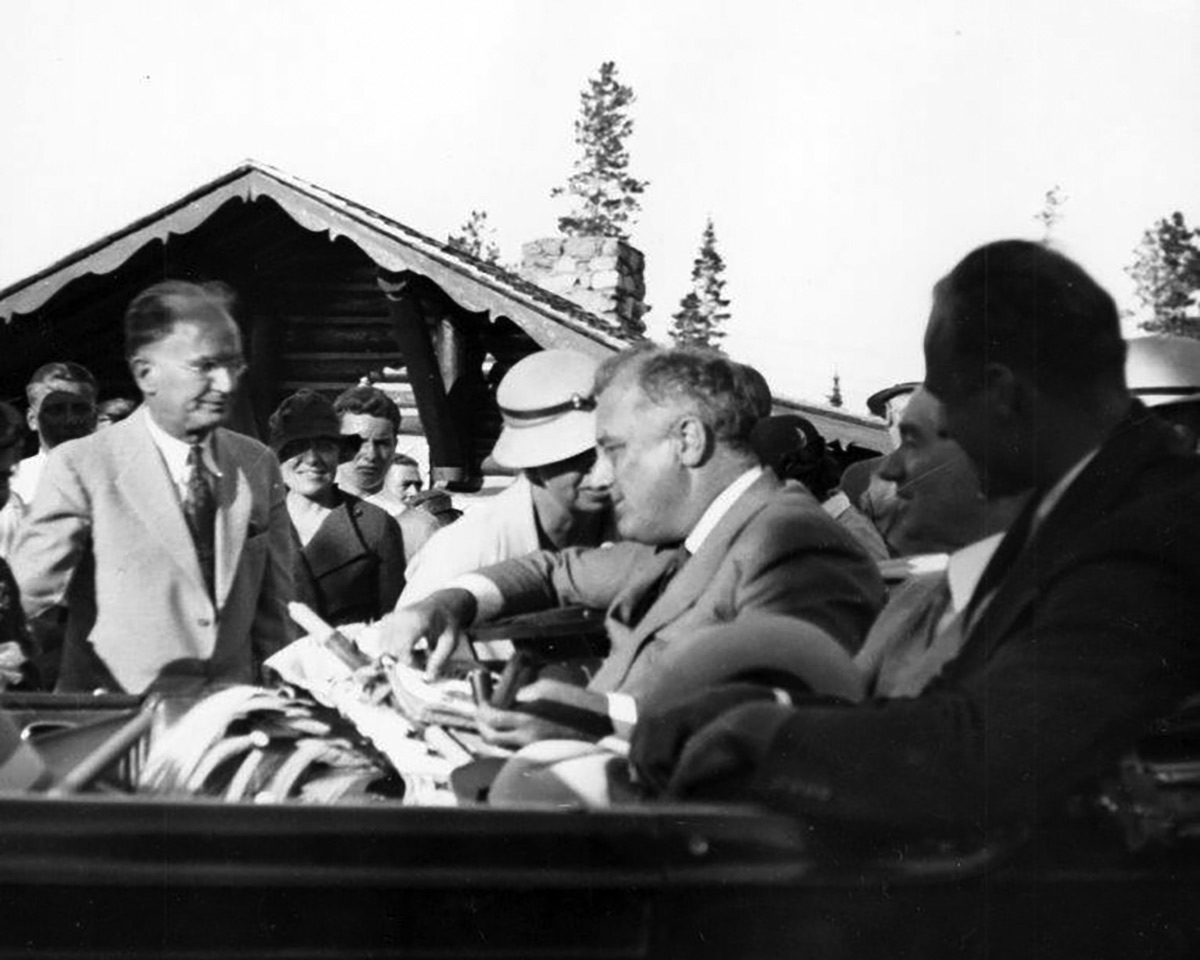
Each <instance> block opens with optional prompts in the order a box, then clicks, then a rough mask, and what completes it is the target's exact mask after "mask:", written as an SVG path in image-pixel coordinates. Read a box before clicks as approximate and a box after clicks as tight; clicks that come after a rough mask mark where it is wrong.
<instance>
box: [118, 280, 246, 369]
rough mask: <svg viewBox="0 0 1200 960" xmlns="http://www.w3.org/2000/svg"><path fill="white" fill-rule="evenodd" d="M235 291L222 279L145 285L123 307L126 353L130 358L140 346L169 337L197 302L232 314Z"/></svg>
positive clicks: (164, 281) (173, 281) (169, 281)
mask: <svg viewBox="0 0 1200 960" xmlns="http://www.w3.org/2000/svg"><path fill="white" fill-rule="evenodd" d="M234 298H235V295H234V293H233V289H232V288H231V287H230V286H229V285H228V284H225V283H220V282H213V283H191V282H190V281H187V280H163V281H162V282H161V283H156V284H154V286H152V287H147V288H146V289H145V290H143V291H142V292H141V293H139V294H138V295H137V296H136V297H134V298H133V302H131V303H130V304H129V306H128V307H127V308H126V310H125V357H126V359H132V358H133V357H135V356H136V355H137V353H138V351H140V350H141V349H142V348H143V347H145V346H148V345H149V344H151V343H155V342H156V341H158V340H162V339H163V338H164V337H168V336H170V334H171V331H172V330H173V329H174V328H175V324H176V322H177V321H178V320H179V319H180V318H181V317H182V316H184V314H185V313H186V312H187V310H188V309H189V308H191V307H193V306H195V305H196V304H197V303H199V304H203V305H205V306H211V307H215V308H216V309H218V310H221V311H222V312H224V313H226V314H228V315H229V316H230V317H231V318H232V313H231V308H232V306H233V302H234Z"/></svg>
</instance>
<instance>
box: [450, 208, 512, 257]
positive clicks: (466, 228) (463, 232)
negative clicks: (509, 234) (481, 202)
mask: <svg viewBox="0 0 1200 960" xmlns="http://www.w3.org/2000/svg"><path fill="white" fill-rule="evenodd" d="M487 220H488V215H487V211H485V210H472V211H471V216H470V217H468V218H467V222H466V223H464V224H463V225H462V226H461V227H459V228H458V229H459V232H458V233H457V234H451V235H450V236H448V237H447V238H446V243H448V244H449V245H450V246H452V247H453V248H454V249H455V250H461V251H462V252H463V253H469V254H470V255H471V256H473V257H474V258H475V259H476V260H483V261H484V262H485V263H497V262H498V261H499V260H500V248H499V247H498V246H496V240H495V237H496V231H495V230H494V229H493V228H492V227H490V226H488V222H487Z"/></svg>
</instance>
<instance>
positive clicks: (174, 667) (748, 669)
mask: <svg viewBox="0 0 1200 960" xmlns="http://www.w3.org/2000/svg"><path fill="white" fill-rule="evenodd" d="M227 297H228V294H227V288H224V287H222V286H220V285H214V286H205V285H197V284H192V283H185V282H181V281H167V282H164V283H159V284H156V285H155V286H153V287H151V288H150V289H148V290H146V291H144V292H143V293H142V294H140V295H139V296H138V297H137V298H135V300H134V301H133V302H132V303H131V304H130V306H129V308H128V311H127V313H126V318H125V344H126V355H127V358H128V362H129V367H130V370H131V372H132V374H133V378H134V381H135V383H136V384H137V387H138V389H139V391H140V393H141V401H140V404H139V405H138V406H137V407H136V409H129V408H130V407H131V406H132V405H131V404H128V403H126V404H125V408H123V409H120V410H114V411H113V412H112V414H111V416H112V417H113V418H114V419H115V418H118V417H123V419H120V422H114V423H113V425H111V426H107V427H106V428H105V429H98V416H99V412H100V411H99V408H98V405H97V391H96V382H95V380H94V378H92V377H91V375H90V374H89V373H88V372H87V371H86V370H84V369H83V368H82V367H79V366H78V365H77V364H70V363H61V364H51V365H48V366H47V367H43V368H42V369H41V370H39V371H38V372H37V374H35V376H34V378H33V380H32V381H31V382H30V384H29V388H28V400H29V414H28V418H27V422H28V424H29V427H30V428H31V429H32V430H34V431H35V432H36V433H37V436H38V441H39V451H38V453H37V454H36V456H34V457H31V458H27V459H25V460H23V461H21V462H20V463H19V464H18V463H17V459H18V455H19V454H18V451H19V449H20V445H21V442H22V439H23V425H22V421H21V418H20V417H19V416H18V415H17V413H16V411H15V410H13V409H12V408H10V407H7V406H0V479H2V481H3V483H2V485H0V492H3V493H4V494H6V495H7V497H6V499H10V500H11V503H10V504H9V505H8V506H7V507H5V510H4V511H3V512H0V535H2V536H3V539H0V557H3V558H4V559H5V560H7V563H0V630H3V635H2V636H0V676H2V677H4V678H5V679H6V680H7V681H8V682H10V683H17V684H23V685H25V686H26V687H31V688H35V689H37V688H44V689H55V690H61V691H88V690H95V689H101V688H102V689H108V690H114V691H128V692H132V693H141V692H143V691H146V690H151V689H170V690H189V691H196V690H199V689H202V688H204V687H207V686H210V685H213V684H220V683H229V682H256V681H260V680H262V679H263V677H262V669H263V668H262V664H263V661H264V660H265V659H266V657H267V656H269V655H270V654H271V653H273V652H274V651H276V650H278V649H280V648H281V647H282V646H283V645H285V644H286V643H287V642H289V640H290V639H292V638H293V637H294V635H295V626H294V625H293V624H292V623H291V621H290V620H289V618H288V616H287V611H286V604H287V603H288V602H289V601H292V600H300V601H302V602H303V603H305V604H307V605H308V606H309V607H310V608H311V609H312V610H313V611H314V612H316V613H317V614H318V615H319V616H320V617H322V618H323V619H324V620H326V621H327V622H329V623H331V624H334V625H343V624H351V623H362V622H377V623H378V627H379V636H380V643H381V649H382V651H383V652H384V653H386V654H388V655H390V656H394V657H397V658H399V659H400V660H402V661H406V662H420V663H421V664H422V665H423V668H424V670H425V672H426V674H427V676H428V677H430V678H433V677H436V676H438V675H440V674H442V673H444V672H445V671H446V670H447V669H448V665H449V664H451V663H452V662H454V661H458V660H462V659H470V658H471V657H472V656H475V655H476V654H477V653H478V651H477V650H475V649H473V648H472V646H471V644H470V642H469V640H468V632H469V630H470V628H471V627H472V626H474V625H477V624H481V623H485V622H487V621H490V620H495V619H497V618H501V617H505V616H509V615H512V614H519V613H528V612H532V611H536V610H541V609H548V608H552V607H561V606H570V605H582V606H585V607H589V608H594V609H598V610H602V611H603V612H604V630H605V634H606V638H607V647H606V649H605V650H604V651H602V652H601V654H600V655H599V656H597V657H596V658H595V659H594V660H593V661H589V663H588V664H587V665H586V666H584V667H582V668H581V669H580V670H578V671H576V672H564V671H561V670H555V669H546V670H545V671H543V673H542V674H541V675H540V676H538V677H537V678H536V679H533V681H532V682H531V683H529V684H528V685H526V686H525V687H523V688H522V689H521V690H520V691H519V692H518V693H517V694H516V697H515V699H514V700H513V701H512V702H506V703H502V704H501V703H492V702H488V701H487V700H486V699H484V700H482V701H481V702H480V703H479V705H478V710H477V723H478V727H479V730H480V732H481V733H482V734H483V736H484V738H485V739H486V740H488V741H490V742H492V743H494V744H496V745H498V746H501V747H507V748H511V749H512V750H514V751H516V752H515V754H514V756H513V759H512V760H511V761H510V762H509V764H508V765H507V766H506V767H505V768H502V770H501V772H500V774H499V775H498V776H497V778H496V781H495V785H494V791H493V799H494V800H496V801H498V802H502V801H505V800H510V799H515V800H525V799H543V798H546V797H547V796H549V797H554V798H561V797H563V796H564V795H565V796H567V797H569V798H570V797H573V798H576V799H579V798H583V799H585V800H588V801H589V802H595V800H596V798H597V797H599V798H602V802H606V803H619V802H645V801H647V800H653V799H655V798H659V797H665V798H670V799H701V800H753V801H757V802H761V803H763V804H766V805H768V806H771V807H774V808H777V809H782V810H786V811H789V812H792V813H795V814H799V815H802V816H804V817H806V818H809V819H811V820H814V821H824V822H833V823H837V824H841V825H846V824H853V825H855V826H857V827H859V828H861V829H863V830H867V831H870V830H876V829H884V830H887V831H892V832H895V831H905V830H912V831H921V832H929V831H934V832H943V831H946V832H953V833H965V834H984V835H986V834H988V833H989V832H991V831H992V830H994V829H997V828H1001V827H1004V826H1007V825H1010V824H1014V823H1016V824H1024V823H1031V822H1036V821H1038V820H1041V819H1043V818H1045V817H1047V816H1051V815H1052V814H1053V812H1054V810H1055V809H1056V805H1058V804H1059V803H1060V801H1061V800H1062V799H1063V798H1064V797H1065V796H1066V795H1067V794H1068V793H1070V792H1071V791H1073V790H1075V789H1077V788H1079V787H1080V785H1081V784H1084V783H1086V782H1088V781H1089V779H1090V778H1094V777H1095V776H1097V775H1098V774H1099V773H1100V772H1102V770H1103V769H1104V768H1105V766H1106V765H1109V764H1111V763H1112V762H1113V761H1114V759H1115V758H1116V757H1117V756H1118V755H1119V754H1120V752H1121V751H1122V750H1123V749H1125V748H1126V747H1128V745H1129V744H1130V743H1132V742H1133V741H1134V740H1135V739H1136V738H1137V737H1138V736H1139V734H1140V733H1141V732H1143V731H1144V730H1145V729H1147V728H1148V726H1149V725H1150V724H1151V723H1152V722H1153V721H1154V720H1155V719H1156V718H1158V717H1161V716H1162V715H1164V714H1166V713H1168V712H1169V711H1170V710H1171V709H1172V708H1173V707H1175V706H1176V705H1177V704H1178V703H1179V702H1180V701H1181V700H1182V699H1183V698H1184V697H1186V696H1187V695H1188V694H1190V693H1194V692H1195V691H1196V689H1197V687H1198V686H1200V663H1198V658H1197V654H1196V645H1195V642H1194V624H1195V622H1197V615H1198V614H1200V552H1198V551H1197V550H1196V549H1195V546H1194V545H1195V544H1196V543H1198V542H1200V529H1197V524H1200V511H1198V510H1197V509H1196V507H1197V498H1198V497H1200V459H1198V458H1197V456H1196V433H1195V430H1196V427H1197V425H1198V424H1197V423H1196V422H1195V420H1194V417H1195V414H1196V412H1197V411H1200V389H1198V388H1200V377H1196V376H1194V375H1192V374H1194V371H1193V372H1192V374H1179V370H1178V368H1179V366H1180V358H1181V357H1182V358H1185V360H1186V358H1188V357H1189V351H1196V350H1197V347H1200V345H1190V344H1182V345H1181V344H1180V343H1179V342H1178V341H1175V340H1173V339H1164V338H1146V341H1147V342H1145V343H1144V344H1142V345H1138V341H1134V342H1133V346H1129V345H1127V343H1126V341H1124V340H1123V339H1122V336H1121V332H1120V323H1119V319H1118V314H1117V310H1116V307H1115V305H1114V303H1113V301H1112V299H1111V297H1110V296H1109V295H1108V294H1107V293H1106V292H1105V291H1104V290H1102V289H1101V288H1100V287H1099V286H1098V285H1097V284H1096V283H1095V281H1094V280H1093V279H1092V278H1091V277H1090V276H1089V275H1088V274H1087V273H1086V272H1085V271H1084V270H1083V269H1082V268H1080V267H1079V266H1078V265H1077V264H1075V263H1074V262H1073V261H1071V260H1070V259H1068V258H1066V257H1065V256H1063V255H1061V254H1060V253H1058V252H1055V251H1054V250H1052V249H1050V248H1048V247H1046V246H1044V245H1040V244H1035V243H1028V242H1024V241H1003V242H998V243H993V244H989V245H987V246H985V247H982V248H980V249H978V250H975V251H973V252H971V253H970V254H969V255H968V256H966V257H965V258H964V259H963V260H962V261H961V262H960V263H959V264H957V265H956V266H955V267H954V269H953V270H951V272H950V273H948V274H947V275H946V276H945V277H944V278H943V279H942V280H940V281H939V282H938V283H937V285H936V286H935V287H934V293H933V309H932V313H931V317H930V320H929V323H928V327H927V331H926V335H925V361H926V371H925V379H924V382H923V383H921V384H910V385H908V386H907V387H906V388H905V390H903V391H900V392H899V395H900V396H901V398H902V399H903V400H904V401H906V403H905V404H904V405H903V409H902V410H900V409H899V406H900V405H897V420H896V424H895V427H896V433H897V439H898V444H897V447H896V449H895V450H894V451H893V452H891V453H889V454H887V455H886V456H884V457H882V458H880V459H879V460H877V461H875V462H872V463H870V464H868V465H864V467H863V468H862V469H859V470H856V471H854V476H853V477H852V476H851V475H850V473H847V474H846V475H845V476H842V475H841V473H840V471H839V470H838V469H837V468H836V464H835V463H834V462H833V461H832V459H831V458H830V457H829V456H828V454H827V451H826V447H825V444H824V440H823V439H822V438H821V436H820V434H819V433H818V432H817V431H816V430H815V429H813V427H812V424H811V423H808V422H807V421H805V420H804V419H803V418H799V417H792V416H786V417H775V416H771V413H770V402H769V399H770V398H769V391H768V390H767V388H766V383H765V381H764V380H763V379H762V377H761V375H759V374H758V373H757V371H755V370H753V369H752V368H750V367H748V366H746V365H743V364H739V363H735V362H733V361H731V360H730V359H728V358H727V357H725V356H724V355H722V354H720V353H719V352H715V351H707V350H700V349H689V348H676V349H667V348H663V347H659V346H655V345H653V344H649V343H643V344H638V345H635V346H632V347H630V348H628V349H626V350H624V351H622V352H620V353H617V354H615V355H613V356H611V357H609V358H608V359H606V360H604V361H603V362H601V363H596V362H595V361H593V360H591V359H589V358H587V357H584V356H582V355H580V354H577V353H573V352H572V351H567V350H546V351H542V352H539V353H536V354H533V355H531V356H529V357H527V358H526V359H524V360H523V361H521V362H520V363H518V364H516V365H515V366H514V367H513V368H512V369H511V370H510V371H509V372H508V373H507V375H506V376H505V378H504V380H503V381H502V382H501V383H500V384H499V387H498V390H497V395H496V396H497V402H498V405H499V407H500V411H501V415H502V418H503V429H502V432H501V435H500V438H499V441H498V442H497V445H496V447H495V450H494V452H493V459H494V461H495V462H496V463H498V464H500V465H501V466H503V467H505V468H508V469H510V470H512V471H514V473H515V474H516V476H515V479H514V480H513V481H512V483H511V485H509V486H508V487H507V488H506V489H505V490H503V492H501V493H499V494H498V495H496V496H494V497H493V498H491V499H490V500H488V501H485V502H483V503H482V504H480V505H477V506H475V507H474V508H473V509H471V510H470V511H469V512H467V513H466V514H465V515H463V516H461V517H460V516H458V512H457V510H455V509H454V507H453V505H452V504H451V503H450V500H449V497H448V496H447V495H446V494H445V492H444V491H437V490H433V491H430V490H422V487H423V486H424V483H423V478H422V476H421V472H420V469H419V467H418V466H417V464H416V463H415V462H413V461H411V460H410V459H408V458H404V457H402V456H400V457H398V456H397V453H396V442H397V434H398V431H399V427H400V412H399V410H398V409H397V407H396V405H395V404H394V402H393V401H392V400H391V399H390V398H389V397H388V396H387V395H386V394H384V393H383V392H381V391H380V390H378V389H376V388H374V387H372V386H370V385H361V386H356V387H353V388H351V389H350V390H347V391H346V392H345V393H343V394H341V395H340V396H339V397H337V398H336V400H334V401H332V402H331V401H330V400H328V399H327V398H325V397H324V396H322V395H321V394H319V393H316V392H313V391H308V390H301V391H299V392H298V393H295V394H293V395H292V396H289V397H288V398H286V399H285V400H284V401H283V403H281V404H280V406H279V408H278V409H277V410H276V411H275V413H274V414H273V415H272V417H271V419H270V428H269V437H268V443H267V444H265V445H264V444H261V443H259V442H258V441H256V440H253V439H250V438H248V437H246V436H243V435H241V434H238V433H235V432H233V431H231V430H229V429H227V428H226V427H224V426H222V424H223V422H224V421H225V420H226V418H227V417H228V415H229V413H230V411H231V408H232V403H233V397H234V394H235V391H236V389H237V386H238V383H239V380H240V379H241V377H242V375H243V374H244V373H245V367H246V365H245V361H244V358H243V353H242V344H241V339H240V334H239V332H238V327H237V325H236V324H235V323H234V321H233V319H232V318H231V316H230V311H229V304H228V299H227ZM1151 341H1152V342H1151ZM1197 359H1200V358H1197ZM1137 364H1141V366H1140V367H1137V366H1136V365H1137ZM1135 368H1136V370H1135ZM1148 369H1152V370H1159V371H1161V370H1164V369H1170V370H1171V371H1173V372H1172V373H1171V374H1170V375H1169V376H1165V377H1163V378H1162V382H1158V383H1147V382H1146V378H1147V377H1151V378H1152V377H1154V376H1156V374H1153V373H1149V374H1148V373H1146V372H1145V371H1146V370H1148ZM1127 370H1128V376H1127ZM1172 376H1174V377H1175V381H1172V380H1171V377H1172ZM1189 377H1190V383H1189V382H1188V380H1189ZM1131 387H1133V388H1134V391H1133V392H1131ZM1135 393H1141V394H1143V395H1144V399H1145V402H1143V400H1141V399H1139V398H1138V397H1137V396H1135ZM14 468H15V472H14ZM10 475H11V476H12V481H11V483H10V482H9V477H10ZM9 565H11V573H10V571H9ZM551 666H552V667H553V666H557V665H551ZM568 767H570V771H569V772H570V776H567V775H566V772H567V768H568ZM581 769H582V770H583V771H584V773H583V775H582V776H581V775H580V770H581ZM513 770H519V771H520V775H519V776H516V775H513V774H512V773H511V771H513ZM506 772H507V773H506Z"/></svg>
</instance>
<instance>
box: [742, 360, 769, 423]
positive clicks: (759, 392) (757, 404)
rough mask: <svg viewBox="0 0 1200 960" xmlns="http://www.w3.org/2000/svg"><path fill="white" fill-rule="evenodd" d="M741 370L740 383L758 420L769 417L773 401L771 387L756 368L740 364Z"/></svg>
mask: <svg viewBox="0 0 1200 960" xmlns="http://www.w3.org/2000/svg"><path fill="white" fill-rule="evenodd" d="M741 368H742V374H743V377H742V383H743V385H744V387H745V389H746V392H747V393H748V394H749V397H750V402H751V403H752V404H753V405H754V409H755V411H756V412H757V413H758V419H759V420H762V419H763V418H764V417H769V416H770V415H771V409H772V407H773V406H774V400H773V399H772V397H771V386H770V384H768V383H767V378H766V377H764V376H763V375H762V373H760V372H759V370H758V368H757V367H752V366H750V364H748V363H743V364H741Z"/></svg>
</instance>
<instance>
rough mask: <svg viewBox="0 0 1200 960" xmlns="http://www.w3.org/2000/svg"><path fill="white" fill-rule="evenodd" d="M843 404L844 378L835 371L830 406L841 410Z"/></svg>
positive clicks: (830, 392)
mask: <svg viewBox="0 0 1200 960" xmlns="http://www.w3.org/2000/svg"><path fill="white" fill-rule="evenodd" d="M842 403H843V401H842V378H841V377H840V376H838V373H837V371H836V370H835V371H834V372H833V389H832V390H830V391H829V405H830V406H831V407H837V408H839V409H840V408H841V406H842Z"/></svg>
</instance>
